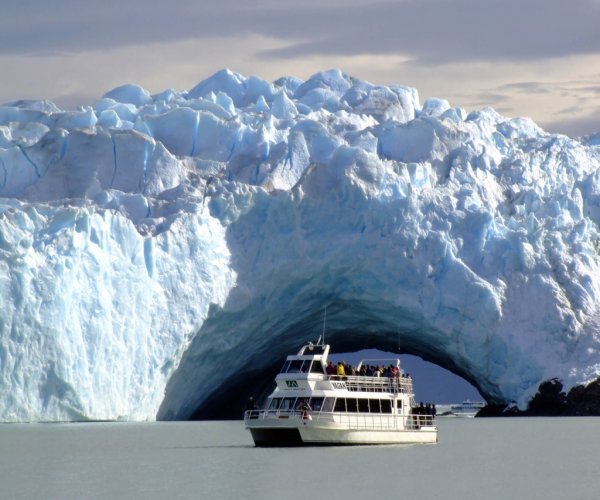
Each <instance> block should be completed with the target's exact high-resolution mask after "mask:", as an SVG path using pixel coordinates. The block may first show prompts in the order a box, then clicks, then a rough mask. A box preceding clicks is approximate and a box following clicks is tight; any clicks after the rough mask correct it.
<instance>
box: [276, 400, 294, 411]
mask: <svg viewBox="0 0 600 500" xmlns="http://www.w3.org/2000/svg"><path fill="white" fill-rule="evenodd" d="M295 403H296V398H283V401H282V402H281V406H280V407H279V409H280V410H293V409H294V408H295Z"/></svg>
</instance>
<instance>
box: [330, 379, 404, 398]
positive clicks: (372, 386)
mask: <svg viewBox="0 0 600 500" xmlns="http://www.w3.org/2000/svg"><path fill="white" fill-rule="evenodd" d="M325 380H327V381H330V382H344V383H345V384H346V388H347V389H348V390H349V391H366V392H393V393H403V394H412V392H413V387H412V379H411V378H408V377H369V376H365V375H347V376H346V375H326V376H325Z"/></svg>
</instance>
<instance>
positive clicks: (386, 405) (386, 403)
mask: <svg viewBox="0 0 600 500" xmlns="http://www.w3.org/2000/svg"><path fill="white" fill-rule="evenodd" d="M381 413H392V402H391V401H390V400H389V399H382V400H381Z"/></svg>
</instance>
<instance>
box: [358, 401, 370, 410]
mask: <svg viewBox="0 0 600 500" xmlns="http://www.w3.org/2000/svg"><path fill="white" fill-rule="evenodd" d="M358 411H359V412H360V413H369V400H368V399H359V400H358Z"/></svg>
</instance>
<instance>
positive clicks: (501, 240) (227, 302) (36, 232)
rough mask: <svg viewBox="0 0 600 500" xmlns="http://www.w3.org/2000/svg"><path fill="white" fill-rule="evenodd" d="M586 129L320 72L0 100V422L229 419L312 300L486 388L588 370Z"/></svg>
mask: <svg viewBox="0 0 600 500" xmlns="http://www.w3.org/2000/svg"><path fill="white" fill-rule="evenodd" d="M597 137H598V136H597V135H596V136H590V137H587V138H580V139H573V138H569V137H566V136H564V135H558V134H550V133H547V132H545V131H544V130H542V129H541V128H540V127H538V126H537V125H536V124H535V123H534V122H533V121H531V120H530V119H526V118H507V117H504V116H501V115H500V114H498V113H497V112H495V111H494V110H493V109H491V108H485V109H481V110H477V111H473V112H471V113H467V112H466V111H465V110H464V109H461V108H457V107H452V106H451V105H450V104H449V103H448V101H446V100H443V99H438V98H428V99H426V100H425V101H424V102H423V103H420V101H419V96H418V93H417V90H416V89H412V88H408V87H404V86H400V85H390V86H383V85H374V84H371V83H369V82H367V81H364V80H360V79H357V78H354V77H351V76H348V75H346V74H344V73H343V72H341V71H340V70H329V71H324V72H321V73H317V74H315V75H313V76H312V77H310V78H309V79H308V80H306V81H302V80H300V79H297V78H294V77H282V78H280V79H278V80H276V81H274V82H267V81H265V80H263V79H261V78H259V77H256V76H251V77H245V76H242V75H240V74H237V73H234V72H232V71H229V70H222V71H219V72H217V73H216V74H214V75H213V76H211V77H210V78H208V79H206V80H204V81H202V82H201V83H199V84H198V85H197V86H196V87H194V88H192V89H191V90H189V91H176V90H173V89H168V90H165V91H163V92H161V93H159V94H153V95H152V94H150V93H149V92H148V91H146V90H145V89H143V88H142V87H140V86H138V85H134V84H127V85H123V86H121V87H117V88H115V89H113V90H111V91H109V92H108V93H106V94H105V95H104V96H103V97H102V98H100V99H99V100H98V101H97V102H96V103H95V104H94V105H93V106H84V107H81V108H79V109H78V110H70V111H69V110H61V109H59V108H58V107H57V106H56V105H55V104H53V103H52V102H49V101H31V100H21V101H14V102H10V103H6V104H4V105H2V106H0V298H1V301H2V313H1V314H0V420H1V421H4V422H14V421H76V420H154V419H185V418H189V417H190V416H192V415H195V414H198V412H199V414H201V415H202V414H203V411H204V414H210V413H211V409H210V407H211V406H215V405H220V406H223V405H225V407H226V408H229V410H228V411H230V413H231V414H234V413H235V412H236V411H237V408H238V406H240V408H241V402H242V401H243V400H245V398H246V397H247V396H248V394H249V393H248V391H250V390H253V391H256V390H258V388H260V387H261V384H263V385H264V384H265V383H266V384H267V387H268V384H271V383H272V382H271V381H272V379H271V376H272V371H273V370H274V369H276V368H277V367H278V364H279V363H280V362H281V361H282V359H283V357H284V356H285V355H286V354H287V353H289V352H291V351H295V350H296V349H297V348H298V347H299V345H301V344H302V343H304V342H305V341H307V340H316V338H317V337H318V335H319V334H320V332H321V329H322V323H323V318H324V314H325V310H326V316H327V322H326V335H327V341H328V342H329V343H331V344H332V345H333V347H334V349H335V350H336V351H340V349H346V350H360V349H363V348H370V347H377V348H380V349H383V350H391V351H398V350H400V351H402V352H406V353H410V354H416V355H419V356H421V357H423V358H424V359H426V360H429V361H432V362H434V363H437V364H439V365H440V366H443V367H445V368H447V369H450V370H451V371H453V372H455V373H457V374H459V375H461V376H462V377H464V378H465V379H466V380H468V381H470V382H471V383H473V384H474V385H475V386H476V387H477V388H478V390H479V391H480V392H481V394H482V395H483V396H484V397H485V398H486V400H487V401H488V402H490V403H509V402H516V404H518V405H519V406H521V407H524V406H526V404H527V402H528V401H529V400H530V399H531V398H532V396H533V395H534V394H535V392H536V390H537V388H538V386H539V384H540V383H541V382H543V381H545V380H549V379H552V378H559V379H560V380H562V381H563V382H564V384H565V387H567V388H569V387H573V386H575V385H578V384H584V383H587V382H589V381H592V380H594V379H595V378H596V377H597V376H598V374H599V373H600V310H599V307H600V305H599V304H600V300H599V299H600V232H599V224H600V145H599V141H598V140H597ZM265 377H266V381H263V379H264V378H265ZM255 393H256V392H255ZM236 405H238V406H236ZM213 413H214V412H213Z"/></svg>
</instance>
